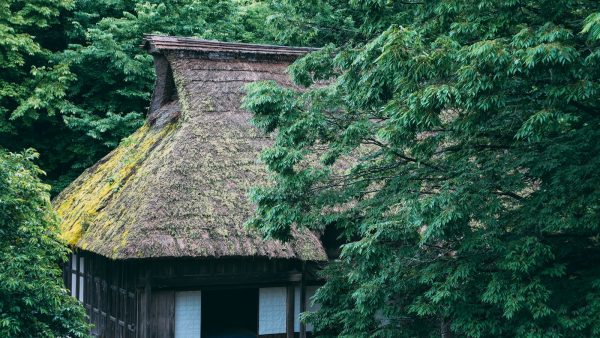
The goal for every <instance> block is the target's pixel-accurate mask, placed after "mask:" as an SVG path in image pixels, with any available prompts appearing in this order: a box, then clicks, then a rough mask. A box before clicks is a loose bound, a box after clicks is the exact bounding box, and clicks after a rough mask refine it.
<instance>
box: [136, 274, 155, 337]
mask: <svg viewBox="0 0 600 338" xmlns="http://www.w3.org/2000/svg"><path fill="white" fill-rule="evenodd" d="M143 266H144V268H146V271H145V275H144V287H143V288H140V292H141V297H140V298H141V299H140V313H139V317H138V318H139V322H138V328H139V329H138V335H137V336H138V337H139V338H145V337H150V295H151V293H152V287H151V285H150V269H149V268H148V266H147V265H143Z"/></svg>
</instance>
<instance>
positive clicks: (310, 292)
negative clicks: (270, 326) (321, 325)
mask: <svg viewBox="0 0 600 338" xmlns="http://www.w3.org/2000/svg"><path fill="white" fill-rule="evenodd" d="M318 288H319V287H318V286H307V287H306V303H305V306H304V308H305V309H306V310H305V311H306V312H316V311H319V309H320V308H321V306H320V305H319V304H312V297H313V296H314V295H315V292H317V289H318ZM295 293H296V295H295V297H294V332H300V288H299V287H296V288H295ZM311 331H313V326H312V325H311V324H306V332H311Z"/></svg>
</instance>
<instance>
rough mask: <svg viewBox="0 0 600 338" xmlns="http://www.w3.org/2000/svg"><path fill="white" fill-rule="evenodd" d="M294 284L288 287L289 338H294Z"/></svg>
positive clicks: (286, 326)
mask: <svg viewBox="0 0 600 338" xmlns="http://www.w3.org/2000/svg"><path fill="white" fill-rule="evenodd" d="M295 293H296V292H295V290H294V286H293V285H292V286H288V287H287V300H286V321H285V332H286V337H287V338H294V296H295Z"/></svg>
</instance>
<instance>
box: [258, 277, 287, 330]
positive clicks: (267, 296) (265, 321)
mask: <svg viewBox="0 0 600 338" xmlns="http://www.w3.org/2000/svg"><path fill="white" fill-rule="evenodd" d="M286 297H287V295H286V288H285V287H278V288H262V289H259V293H258V334H259V335H263V334H276V333H285V319H286V318H285V314H286V299H287V298H286Z"/></svg>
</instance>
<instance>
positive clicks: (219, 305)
mask: <svg viewBox="0 0 600 338" xmlns="http://www.w3.org/2000/svg"><path fill="white" fill-rule="evenodd" d="M201 323H202V326H201V327H202V338H250V337H256V336H257V334H258V289H234V290H203V291H202V322H201Z"/></svg>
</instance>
